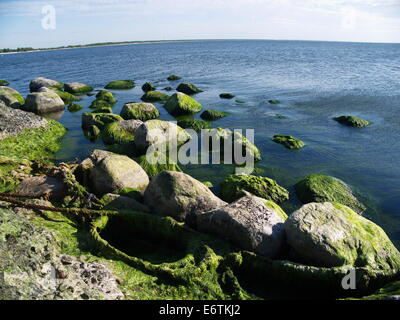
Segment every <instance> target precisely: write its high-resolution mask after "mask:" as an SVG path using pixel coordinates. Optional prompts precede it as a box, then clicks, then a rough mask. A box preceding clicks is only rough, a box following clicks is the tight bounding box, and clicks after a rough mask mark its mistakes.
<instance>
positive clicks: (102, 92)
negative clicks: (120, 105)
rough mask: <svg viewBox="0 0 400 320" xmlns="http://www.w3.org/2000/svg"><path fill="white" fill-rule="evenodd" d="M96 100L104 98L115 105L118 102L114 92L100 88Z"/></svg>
mask: <svg viewBox="0 0 400 320" xmlns="http://www.w3.org/2000/svg"><path fill="white" fill-rule="evenodd" d="M96 100H102V101H105V102H107V103H108V104H109V105H114V104H116V103H117V99H115V97H114V95H113V93H112V92H110V91H107V90H100V91H99V92H98V93H97V94H96Z"/></svg>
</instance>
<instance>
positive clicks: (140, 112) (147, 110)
mask: <svg viewBox="0 0 400 320" xmlns="http://www.w3.org/2000/svg"><path fill="white" fill-rule="evenodd" d="M121 117H122V118H124V119H125V120H130V119H136V120H141V121H143V122H145V121H147V120H152V119H158V118H159V117H160V112H159V111H158V109H157V108H156V107H155V106H154V105H152V104H150V103H133V102H132V103H126V104H125V105H124V107H123V108H122V110H121Z"/></svg>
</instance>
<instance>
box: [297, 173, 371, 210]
mask: <svg viewBox="0 0 400 320" xmlns="http://www.w3.org/2000/svg"><path fill="white" fill-rule="evenodd" d="M295 188H296V193H297V197H298V198H299V200H300V201H301V202H302V203H304V204H306V203H310V202H338V203H341V204H344V205H346V206H348V207H350V208H351V209H353V210H354V211H356V212H358V213H362V212H363V211H365V209H366V208H365V206H364V205H363V204H362V203H361V202H360V201H358V199H357V198H356V197H355V196H354V194H353V192H352V191H351V189H350V187H349V186H347V185H346V184H345V183H344V182H343V181H341V180H339V179H336V178H334V177H330V176H325V175H321V174H312V175H310V176H308V177H306V178H304V179H303V180H301V181H300V182H298V183H297V184H296V185H295Z"/></svg>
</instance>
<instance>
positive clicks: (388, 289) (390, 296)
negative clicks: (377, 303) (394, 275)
mask: <svg viewBox="0 0 400 320" xmlns="http://www.w3.org/2000/svg"><path fill="white" fill-rule="evenodd" d="M399 297H400V281H395V282H392V283H389V284H388V285H386V286H385V287H383V288H382V289H379V290H378V291H377V292H375V293H374V294H372V295H370V296H366V297H363V298H361V300H398V299H399Z"/></svg>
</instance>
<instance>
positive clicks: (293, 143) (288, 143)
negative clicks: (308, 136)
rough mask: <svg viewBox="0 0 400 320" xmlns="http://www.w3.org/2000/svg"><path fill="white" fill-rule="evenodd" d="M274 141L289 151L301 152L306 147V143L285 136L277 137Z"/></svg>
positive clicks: (279, 135)
mask: <svg viewBox="0 0 400 320" xmlns="http://www.w3.org/2000/svg"><path fill="white" fill-rule="evenodd" d="M272 140H273V141H274V142H276V143H279V144H282V145H284V146H285V147H286V148H287V149H290V150H300V149H301V148H303V147H304V146H305V144H304V142H303V141H301V140H298V139H295V138H294V137H292V136H285V135H281V134H278V135H275V136H274V137H273V138H272Z"/></svg>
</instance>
